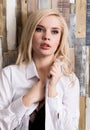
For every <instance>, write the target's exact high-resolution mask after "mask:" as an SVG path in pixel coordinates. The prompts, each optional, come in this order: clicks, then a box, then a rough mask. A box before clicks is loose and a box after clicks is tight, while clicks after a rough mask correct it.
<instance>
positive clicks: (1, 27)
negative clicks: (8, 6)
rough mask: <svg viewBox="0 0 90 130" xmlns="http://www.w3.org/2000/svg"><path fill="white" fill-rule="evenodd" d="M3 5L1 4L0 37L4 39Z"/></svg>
mask: <svg viewBox="0 0 90 130" xmlns="http://www.w3.org/2000/svg"><path fill="white" fill-rule="evenodd" d="M2 8H3V7H2V4H0V37H3V9H2Z"/></svg>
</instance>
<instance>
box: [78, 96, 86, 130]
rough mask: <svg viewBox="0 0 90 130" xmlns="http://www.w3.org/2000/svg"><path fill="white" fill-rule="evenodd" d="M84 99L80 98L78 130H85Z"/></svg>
mask: <svg viewBox="0 0 90 130" xmlns="http://www.w3.org/2000/svg"><path fill="white" fill-rule="evenodd" d="M85 102H86V98H85V97H80V122H79V130H85V114H86V112H85Z"/></svg>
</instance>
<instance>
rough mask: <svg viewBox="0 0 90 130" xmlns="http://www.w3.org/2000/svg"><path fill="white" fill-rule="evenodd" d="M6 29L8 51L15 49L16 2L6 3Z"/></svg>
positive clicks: (11, 0) (9, 1) (13, 0)
mask: <svg viewBox="0 0 90 130" xmlns="http://www.w3.org/2000/svg"><path fill="white" fill-rule="evenodd" d="M6 27H7V44H8V50H15V49H16V0H7V1H6Z"/></svg>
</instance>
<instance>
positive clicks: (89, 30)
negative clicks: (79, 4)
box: [86, 0, 90, 46]
mask: <svg viewBox="0 0 90 130" xmlns="http://www.w3.org/2000/svg"><path fill="white" fill-rule="evenodd" d="M86 45H89V46H90V0H87V13H86Z"/></svg>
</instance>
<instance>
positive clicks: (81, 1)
mask: <svg viewBox="0 0 90 130" xmlns="http://www.w3.org/2000/svg"><path fill="white" fill-rule="evenodd" d="M85 37H86V0H76V38H85Z"/></svg>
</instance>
